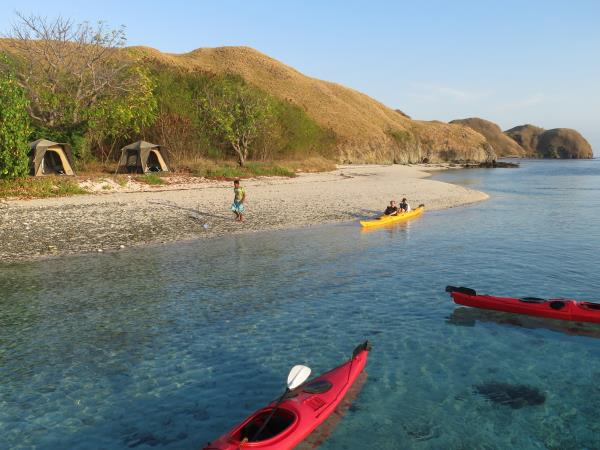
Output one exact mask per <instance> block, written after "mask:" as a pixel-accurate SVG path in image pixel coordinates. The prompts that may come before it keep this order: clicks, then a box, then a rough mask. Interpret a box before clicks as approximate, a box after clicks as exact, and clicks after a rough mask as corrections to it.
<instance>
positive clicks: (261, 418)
mask: <svg viewBox="0 0 600 450" xmlns="http://www.w3.org/2000/svg"><path fill="white" fill-rule="evenodd" d="M370 349H371V346H370V345H369V342H368V341H365V342H364V343H362V344H360V345H359V346H358V347H356V348H355V349H354V352H353V354H352V357H351V358H350V359H349V360H348V361H346V362H345V363H344V364H342V365H341V366H339V367H336V368H335V369H332V370H330V371H329V372H327V373H324V374H322V375H321V376H319V377H317V378H315V379H314V380H312V381H308V382H306V383H304V384H302V385H300V386H299V387H297V388H296V389H293V390H292V391H290V392H288V393H286V395H285V396H284V398H283V400H282V401H281V402H279V401H277V400H276V401H273V402H272V403H270V404H269V405H268V406H267V407H265V408H262V409H259V410H258V411H256V412H254V413H253V414H251V415H250V416H249V417H248V418H246V419H245V420H243V421H242V422H241V423H240V424H239V425H237V426H235V427H234V428H233V429H232V430H231V431H229V432H227V433H225V434H224V435H223V436H221V437H220V438H219V439H217V440H216V441H213V442H210V443H208V444H207V445H206V447H204V450H239V449H260V450H263V449H265V450H287V449H293V448H294V447H295V446H297V445H298V444H299V443H300V442H302V441H303V440H304V439H305V438H306V437H307V436H308V435H309V434H310V433H312V431H313V430H314V429H315V428H317V427H318V426H319V425H320V424H321V423H322V422H324V421H325V419H327V417H329V415H331V414H332V413H333V412H334V411H335V409H336V407H337V406H338V405H339V403H340V402H341V401H342V400H343V399H344V396H345V395H346V393H347V392H348V390H349V389H350V387H351V386H352V385H353V384H354V382H355V381H356V379H357V378H358V376H359V375H360V374H361V372H362V371H363V369H364V367H365V365H366V363H367V356H368V354H369V350H370ZM274 410H275V411H274ZM268 418H270V419H269V420H268V423H267V424H266V426H264V425H265V422H266V421H267V419H268ZM257 433H258V436H257Z"/></svg>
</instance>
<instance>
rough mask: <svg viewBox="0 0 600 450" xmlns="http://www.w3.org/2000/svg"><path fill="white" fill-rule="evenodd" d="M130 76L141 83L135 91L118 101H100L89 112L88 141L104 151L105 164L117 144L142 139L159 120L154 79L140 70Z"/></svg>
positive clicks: (110, 99) (138, 83) (130, 72)
mask: <svg viewBox="0 0 600 450" xmlns="http://www.w3.org/2000/svg"><path fill="white" fill-rule="evenodd" d="M128 72H129V77H131V78H136V79H138V80H139V81H138V82H137V83H136V87H135V89H132V90H131V91H129V92H127V93H126V94H125V95H123V96H121V97H118V98H109V99H100V100H98V101H97V102H96V103H94V104H93V105H91V106H90V108H89V109H88V110H87V111H86V118H87V126H88V135H89V138H90V140H91V141H92V143H94V144H96V145H97V147H98V148H100V149H101V156H102V160H103V161H102V162H104V163H106V162H108V161H109V160H110V159H111V158H112V156H113V153H114V150H115V146H116V144H117V143H118V142H120V141H122V140H123V139H130V138H131V137H133V136H134V135H139V134H140V133H141V131H142V129H144V128H146V127H148V126H150V125H151V124H153V123H154V121H155V119H156V113H157V102H156V99H155V97H154V94H153V87H154V83H153V82H152V79H151V78H150V76H149V75H148V74H147V73H146V71H145V70H143V69H142V68H140V67H131V68H130V69H129V71H128Z"/></svg>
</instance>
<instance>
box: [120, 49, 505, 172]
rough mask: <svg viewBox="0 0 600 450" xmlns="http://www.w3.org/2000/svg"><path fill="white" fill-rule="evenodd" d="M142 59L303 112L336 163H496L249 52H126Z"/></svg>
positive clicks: (453, 131)
mask: <svg viewBox="0 0 600 450" xmlns="http://www.w3.org/2000/svg"><path fill="white" fill-rule="evenodd" d="M126 51H128V52H129V54H130V55H132V56H134V57H139V58H141V59H142V60H144V59H148V60H155V61H158V62H160V63H162V64H167V65H171V66H174V67H178V68H181V69H184V70H201V71H205V72H211V73H218V74H222V73H234V74H237V75H240V76H242V77H243V78H244V79H245V80H246V81H247V82H249V83H252V84H254V85H255V86H257V87H259V88H261V89H263V90H265V91H267V92H269V93H270V94H272V95H275V96H277V97H279V98H281V99H285V100H287V101H290V102H293V103H294V104H296V105H298V106H300V107H302V108H303V109H304V110H305V111H306V112H307V113H308V115H309V116H310V117H312V118H313V119H314V120H315V121H316V122H317V123H318V124H319V125H320V126H321V127H323V128H326V129H331V130H332V131H333V132H334V133H335V134H336V136H337V138H338V144H337V149H338V153H339V158H338V159H339V160H340V161H342V162H353V163H375V162H393V161H396V162H398V163H409V162H421V161H422V160H423V159H424V158H427V159H429V160H430V161H432V162H434V161H442V160H463V161H465V160H470V161H487V160H491V159H494V158H495V155H494V154H493V152H492V151H490V147H489V145H487V143H486V141H485V138H484V137H483V136H482V135H480V134H479V133H476V132H474V131H473V130H471V129H469V128H466V127H463V126H460V125H449V124H445V123H433V122H423V121H415V120H411V119H409V118H408V117H405V116H403V115H402V114H399V113H398V112H396V111H395V110H393V109H391V108H388V107H386V106H385V105H383V104H381V103H379V102H377V101H375V100H373V99H372V98H370V97H368V96H367V95H365V94H362V93H360V92H357V91H355V90H353V89H349V88H346V87H344V86H341V85H339V84H336V83H330V82H326V81H321V80H317V79H314V78H310V77H307V76H305V75H303V74H301V73H300V72H298V71H297V70H295V69H293V68H291V67H289V66H286V65H285V64H282V63H280V62H278V61H276V60H274V59H272V58H270V57H268V56H266V55H264V54H262V53H260V52H258V51H256V50H254V49H251V48H248V47H219V48H203V49H198V50H194V51H192V52H190V53H186V54H182V55H174V54H165V53H161V52H159V51H158V50H155V49H151V48H146V47H133V48H130V49H127V50H126Z"/></svg>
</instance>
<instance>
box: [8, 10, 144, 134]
mask: <svg viewBox="0 0 600 450" xmlns="http://www.w3.org/2000/svg"><path fill="white" fill-rule="evenodd" d="M17 16H18V19H19V21H18V22H17V23H16V25H14V27H13V29H12V32H11V33H10V34H9V36H8V37H9V38H10V39H9V40H7V44H8V46H9V47H8V48H9V50H10V51H11V52H12V53H13V55H15V56H16V57H17V58H18V61H19V70H18V80H19V83H20V84H21V86H22V87H23V89H25V91H26V93H27V97H28V98H29V105H28V111H29V115H30V116H31V118H32V119H33V121H34V122H35V123H36V124H37V125H39V126H41V127H45V128H48V129H59V130H64V129H79V128H85V125H86V121H87V120H88V118H89V111H90V109H91V108H93V107H95V106H96V105H97V104H98V103H100V102H105V103H106V102H109V101H111V100H119V99H121V98H123V97H126V96H130V95H133V94H135V93H136V92H137V91H138V90H139V88H140V83H142V84H143V83H144V79H143V77H139V76H131V75H132V71H131V67H132V66H133V62H134V61H133V60H132V59H131V58H125V57H122V56H121V55H119V52H118V50H119V49H120V48H122V47H123V46H124V45H125V43H126V37H125V30H124V28H123V27H121V28H118V29H114V30H111V29H109V28H108V27H107V26H106V24H105V23H104V22H98V23H97V24H95V25H92V24H90V23H88V22H84V23H80V24H75V23H74V22H72V21H71V20H68V19H64V18H62V17H59V18H58V19H55V20H48V19H46V18H44V17H41V16H36V15H31V16H24V15H22V14H19V13H17ZM134 75H135V74H134Z"/></svg>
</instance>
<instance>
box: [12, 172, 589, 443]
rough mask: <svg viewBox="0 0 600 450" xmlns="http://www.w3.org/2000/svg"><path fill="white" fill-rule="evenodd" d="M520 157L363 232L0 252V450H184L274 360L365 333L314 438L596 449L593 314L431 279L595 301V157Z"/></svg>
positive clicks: (267, 379)
mask: <svg viewBox="0 0 600 450" xmlns="http://www.w3.org/2000/svg"><path fill="white" fill-rule="evenodd" d="M519 163H520V167H519V168H502V169H465V170H449V171H445V172H443V173H438V174H436V175H434V176H433V178H432V179H436V180H439V181H445V182H449V183H455V184H459V185H461V186H465V187H468V188H472V189H477V190H482V191H484V192H486V193H488V194H489V195H490V199H489V200H488V201H485V202H481V203H478V204H474V205H471V206H465V207H457V208H452V209H447V210H439V211H426V212H425V213H424V214H423V215H422V216H421V217H419V218H417V219H414V220H411V221H409V222H406V223H401V224H398V225H395V226H390V227H384V228H381V229H374V230H372V231H369V232H365V231H363V230H361V227H360V226H359V224H358V223H357V222H349V223H341V224H336V225H323V226H314V227H309V228H302V229H294V230H285V231H269V232H260V233H252V234H248V235H237V236H227V237H223V238H216V239H209V240H197V241H188V242H184V243H174V244H168V245H160V246H149V247H145V248H132V249H125V250H122V251H119V252H114V253H105V254H86V255H79V256H69V257H63V258H57V259H47V260H40V261H36V262H27V263H17V264H6V263H0V448H1V449H7V450H8V449H57V450H58V449H60V450H64V449H132V448H133V449H137V450H147V449H155V450H162V449H165V450H166V449H183V450H185V449H199V448H201V447H202V446H203V445H204V444H206V443H207V442H208V441H211V440H213V439H216V438H217V437H218V436H220V435H221V434H223V433H224V432H226V431H227V430H229V429H230V428H231V427H233V426H234V425H235V424H236V423H238V422H239V421H241V420H242V419H243V418H244V417H246V416H247V415H248V414H250V413H251V412H252V411H254V410H256V409H258V408H260V407H262V406H264V405H265V404H267V403H268V402H269V401H271V400H273V399H274V398H276V397H278V396H279V395H280V394H281V393H282V392H283V390H284V388H285V382H286V378H287V374H288V371H289V369H290V368H291V367H292V366H293V365H296V364H305V365H308V366H309V367H310V368H311V369H312V373H313V374H315V375H316V374H319V373H322V372H324V371H327V370H329V369H331V368H332V367H334V366H337V365H338V364H341V363H342V362H344V361H345V360H347V359H348V358H349V357H350V355H351V352H352V350H353V349H354V347H355V346H356V345H357V344H359V343H361V342H362V341H364V340H369V341H370V342H371V344H372V350H371V352H370V354H369V360H368V363H367V366H366V369H365V375H366V378H365V381H364V384H363V385H362V389H361V390H360V392H358V393H357V395H356V398H355V399H354V401H353V403H352V405H351V406H350V407H349V408H348V409H347V410H346V411H344V412H343V417H342V420H341V421H340V422H339V423H338V424H337V426H336V427H335V428H334V429H333V430H332V431H331V432H330V433H327V435H326V436H325V435H324V436H323V437H322V439H320V440H319V441H318V444H316V445H320V446H319V448H320V449H322V450H334V449H365V450H368V449H417V450H425V449H457V450H458V449H469V450H476V449H482V450H483V449H485V450H491V449H521V450H525V449H552V450H554V449H556V450H558V449H560V450H569V449H578V450H581V449H590V450H591V449H600V420H599V419H598V412H599V411H600V325H599V326H593V325H584V324H577V323H569V322H560V321H555V320H550V319H528V318H525V317H523V316H516V315H511V314H504V313H495V312H490V311H483V310H476V309H470V308H465V307H461V306H458V305H455V304H454V303H453V302H452V300H451V298H450V296H449V295H448V294H447V293H446V292H445V287H446V286H447V285H455V286H466V287H470V288H473V289H475V290H477V292H480V293H488V294H495V295H501V296H517V297H522V296H534V297H542V298H561V297H566V298H575V299H580V300H589V301H596V302H599V301H600V276H599V272H600V161H599V160H586V161H544V160H531V161H530V160H524V161H519ZM402 194H403V193H401V192H394V193H390V195H392V196H394V195H395V196H396V197H398V198H400V197H401V196H402ZM409 200H411V199H409ZM384 206H385V205H382V208H383V207H384Z"/></svg>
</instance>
